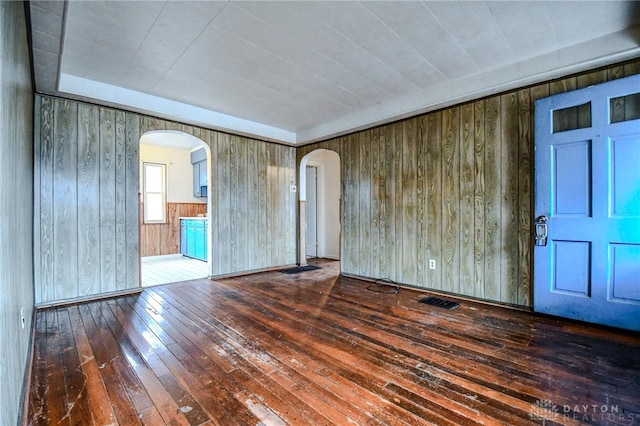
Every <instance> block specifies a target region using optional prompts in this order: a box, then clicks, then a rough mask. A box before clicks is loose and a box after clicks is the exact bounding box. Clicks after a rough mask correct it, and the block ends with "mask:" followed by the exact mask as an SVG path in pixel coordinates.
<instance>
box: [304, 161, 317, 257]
mask: <svg viewBox="0 0 640 426" xmlns="http://www.w3.org/2000/svg"><path fill="white" fill-rule="evenodd" d="M306 173H307V236H306V238H307V256H309V257H317V256H318V168H317V167H315V166H307V169H306Z"/></svg>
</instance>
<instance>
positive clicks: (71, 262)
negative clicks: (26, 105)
mask: <svg viewBox="0 0 640 426" xmlns="http://www.w3.org/2000/svg"><path fill="white" fill-rule="evenodd" d="M53 109H54V143H53V178H54V189H53V205H54V208H53V223H52V225H53V241H54V244H55V247H54V252H53V288H54V290H53V297H54V298H55V299H64V298H66V297H68V295H70V294H73V295H75V294H82V293H80V289H81V288H82V287H83V286H82V285H81V283H80V280H79V279H78V278H79V277H78V207H79V206H78V185H77V183H78V105H77V104H76V103H75V102H71V101H66V100H60V99H55V100H54V101H53Z"/></svg>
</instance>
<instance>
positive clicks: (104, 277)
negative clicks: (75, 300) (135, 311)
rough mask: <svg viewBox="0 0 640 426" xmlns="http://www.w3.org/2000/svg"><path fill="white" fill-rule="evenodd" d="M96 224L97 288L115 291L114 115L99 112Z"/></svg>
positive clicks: (102, 110)
mask: <svg viewBox="0 0 640 426" xmlns="http://www.w3.org/2000/svg"><path fill="white" fill-rule="evenodd" d="M99 123H100V129H99V132H100V134H99V138H100V144H99V148H100V150H99V156H100V158H99V164H100V165H99V168H98V173H99V179H100V182H99V186H98V188H99V197H100V201H99V215H100V217H99V221H98V222H97V223H98V224H104V225H103V226H102V227H99V228H98V235H99V236H100V247H99V249H100V280H99V282H100V286H101V287H102V286H104V287H105V288H118V287H117V284H116V283H117V272H116V253H117V251H118V250H117V245H116V244H117V243H116V232H117V231H116V223H117V222H116V216H117V214H116V212H117V207H116V159H117V158H116V114H115V111H114V110H111V109H107V108H100V112H99Z"/></svg>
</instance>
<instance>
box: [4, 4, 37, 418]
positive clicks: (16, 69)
mask: <svg viewBox="0 0 640 426" xmlns="http://www.w3.org/2000/svg"><path fill="white" fill-rule="evenodd" d="M0 34H2V43H0V223H1V224H2V226H0V241H1V243H0V345H2V348H0V354H1V356H0V425H15V424H18V419H19V418H20V417H21V411H20V402H21V396H22V386H23V383H24V376H25V369H26V366H27V362H28V353H29V344H30V338H29V337H30V333H29V332H30V330H31V318H32V315H33V303H34V302H33V300H34V287H33V208H34V204H33V170H34V168H33V128H34V126H33V89H32V87H31V68H30V65H29V52H28V46H27V26H26V22H25V14H24V4H23V2H14V1H2V2H0ZM22 308H24V317H25V324H24V327H23V326H22V321H21V318H20V310H21V309H22Z"/></svg>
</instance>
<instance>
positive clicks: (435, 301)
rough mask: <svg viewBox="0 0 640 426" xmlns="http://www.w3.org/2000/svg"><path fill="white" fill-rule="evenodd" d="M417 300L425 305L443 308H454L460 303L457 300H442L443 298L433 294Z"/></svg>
mask: <svg viewBox="0 0 640 426" xmlns="http://www.w3.org/2000/svg"><path fill="white" fill-rule="evenodd" d="M418 302H419V303H424V304H425V305H432V306H437V307H439V308H444V309H449V310H451V309H455V308H457V307H458V306H460V304H459V303H457V302H452V301H451V300H444V299H440V298H439V297H433V296H429V297H425V298H423V299H420V300H418Z"/></svg>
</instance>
